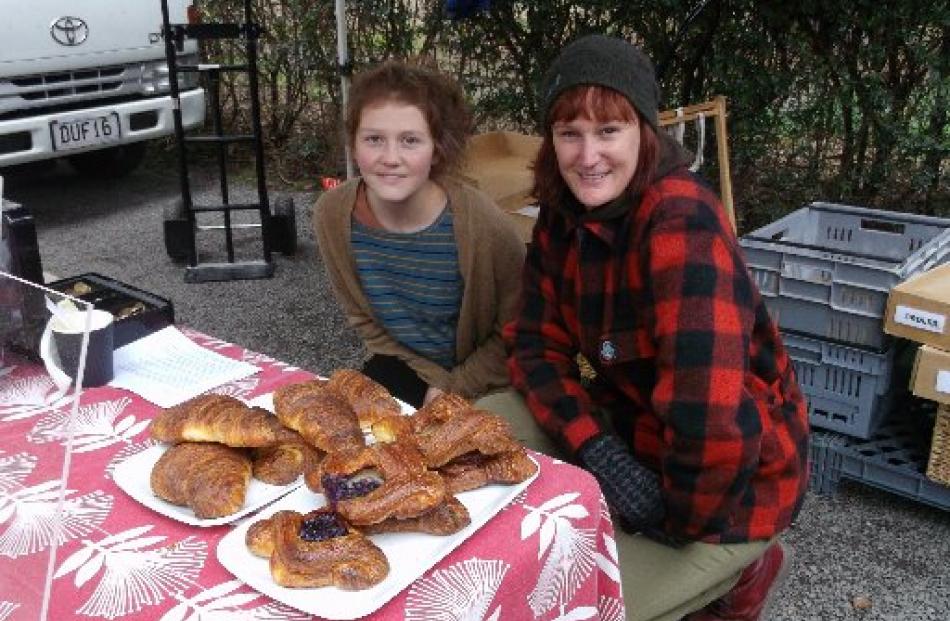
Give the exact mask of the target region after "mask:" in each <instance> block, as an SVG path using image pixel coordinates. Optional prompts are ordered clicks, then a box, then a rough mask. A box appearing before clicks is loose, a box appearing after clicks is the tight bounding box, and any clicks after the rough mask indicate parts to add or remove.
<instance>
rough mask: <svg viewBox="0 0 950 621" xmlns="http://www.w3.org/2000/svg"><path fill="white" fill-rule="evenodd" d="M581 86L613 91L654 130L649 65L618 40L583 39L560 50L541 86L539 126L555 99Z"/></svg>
mask: <svg viewBox="0 0 950 621" xmlns="http://www.w3.org/2000/svg"><path fill="white" fill-rule="evenodd" d="M582 84H591V85H597V86H606V87H608V88H612V89H614V90H615V91H617V92H619V93H620V94H622V95H623V96H624V97H626V98H627V99H628V100H629V101H630V103H631V104H633V107H634V108H636V110H637V112H639V113H640V115H641V116H642V117H643V118H644V120H646V122H647V123H649V124H650V125H652V126H653V129H654V130H655V129H657V108H658V106H659V99H660V89H659V86H657V83H656V74H655V73H654V71H653V63H652V62H650V59H649V58H647V56H646V54H644V53H643V52H641V51H640V50H639V49H638V48H636V47H634V46H632V45H630V44H629V43H627V42H626V41H623V40H621V39H616V38H613V37H605V36H603V35H587V36H585V37H581V38H580V39H577V40H576V41H574V42H572V43H571V44H570V45H568V46H567V47H565V48H564V49H563V50H561V53H560V54H559V55H558V57H557V58H556V59H555V60H554V62H553V63H552V64H551V67H550V68H549V69H548V71H547V73H546V74H545V75H544V82H543V83H542V86H541V112H542V114H543V116H542V118H541V122H542V124H545V125H546V124H547V120H548V114H549V113H550V111H551V106H552V105H553V104H554V102H555V101H556V100H557V98H558V96H559V95H560V94H561V93H563V92H564V91H566V90H567V89H569V88H571V87H574V86H580V85H582Z"/></svg>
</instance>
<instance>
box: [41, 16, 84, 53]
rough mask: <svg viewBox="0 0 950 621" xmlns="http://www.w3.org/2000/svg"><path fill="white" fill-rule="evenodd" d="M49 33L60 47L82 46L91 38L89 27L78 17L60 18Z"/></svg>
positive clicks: (50, 28)
mask: <svg viewBox="0 0 950 621" xmlns="http://www.w3.org/2000/svg"><path fill="white" fill-rule="evenodd" d="M49 33H50V35H51V36H52V37H53V41H56V42H57V43H59V44H60V45H68V46H70V47H72V46H74V45H81V44H82V43H83V42H85V40H86V39H87V38H88V37H89V26H88V25H87V24H86V22H85V21H83V20H82V19H80V18H78V17H68V16H67V17H60V18H59V19H57V20H56V21H55V22H53V25H52V26H50V27H49Z"/></svg>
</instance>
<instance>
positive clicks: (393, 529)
mask: <svg viewBox="0 0 950 621" xmlns="http://www.w3.org/2000/svg"><path fill="white" fill-rule="evenodd" d="M471 522H472V518H471V516H470V515H469V513H468V509H466V508H465V505H463V504H462V503H461V502H460V501H459V499H458V498H456V497H455V496H451V495H449V496H446V498H445V502H443V503H441V504H439V505H437V506H436V507H435V508H433V509H430V510H428V511H426V512H425V513H423V514H421V515H417V516H416V517H412V518H405V519H398V518H389V519H387V520H383V521H382V522H379V523H377V524H369V525H367V526H361V527H360V530H361V531H363V533H364V534H367V535H379V534H382V533H426V534H428V535H452V534H455V533H457V532H459V531H460V530H462V529H463V528H465V527H466V526H468V525H469V524H471Z"/></svg>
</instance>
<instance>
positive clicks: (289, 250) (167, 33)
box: [161, 0, 297, 283]
mask: <svg viewBox="0 0 950 621" xmlns="http://www.w3.org/2000/svg"><path fill="white" fill-rule="evenodd" d="M161 4H162V36H163V37H164V40H165V57H166V60H167V62H168V80H169V88H170V91H171V97H172V99H173V100H174V102H175V105H174V109H173V117H174V121H175V142H176V147H177V149H176V150H177V154H178V173H179V178H180V180H181V200H180V201H179V202H176V204H174V205H172V206H171V207H170V208H169V209H167V210H166V212H165V214H164V238H165V250H166V252H167V253H168V256H169V257H170V258H171V259H173V260H176V261H182V260H185V259H187V261H188V266H187V267H186V268H185V282H188V283H196V282H207V281H221V280H244V279H255V278H270V277H271V276H273V274H274V262H273V261H272V259H271V252H272V251H277V252H280V253H281V254H283V255H286V256H291V255H293V254H294V252H296V249H297V225H296V216H295V213H294V204H293V199H291V198H290V197H287V196H281V197H279V198H277V199H276V200H275V201H274V204H273V209H271V208H270V207H271V206H270V204H269V202H268V197H267V184H266V174H265V169H264V143H263V140H262V137H261V133H262V132H261V109H260V98H259V86H258V79H257V56H258V44H257V42H258V39H259V38H260V37H261V35H262V34H263V29H262V28H261V26H260V25H259V24H257V23H255V22H254V20H253V15H252V12H251V0H244V16H243V22H242V23H215V24H205V23H200V22H198V20H197V19H189V20H188V21H189V23H184V24H172V23H170V22H169V10H168V0H161ZM193 10H195V7H193V6H192V7H189V11H193ZM191 17H192V16H191V15H189V18H191ZM186 38H190V39H195V40H199V41H200V40H207V39H242V40H243V42H244V55H245V62H244V63H243V64H229V65H222V64H197V65H186V64H180V63H179V61H178V57H177V53H178V52H179V51H181V50H182V49H183V45H184V41H185V39H186ZM185 72H193V73H197V74H198V75H199V77H203V78H205V80H204V85H205V87H206V91H207V92H208V93H209V97H210V102H209V103H210V106H209V107H210V109H211V113H212V119H213V133H212V134H210V135H209V134H205V135H198V136H186V135H185V131H184V128H183V126H182V121H181V105H180V102H181V100H180V97H179V87H178V74H179V73H185ZM223 72H233V73H238V72H244V73H246V74H247V85H248V90H249V91H250V92H249V96H248V99H249V100H250V104H251V133H250V134H231V135H229V134H225V133H224V130H223V127H222V121H221V116H222V115H221V98H220V90H221V74H222V73H223ZM234 143H245V144H246V143H250V144H252V145H253V150H254V160H255V162H254V163H255V167H254V170H255V174H256V177H257V202H255V203H232V202H230V200H229V195H228V176H227V156H228V153H227V147H228V145H230V144H234ZM197 144H210V145H214V146H215V147H216V150H217V163H218V176H219V180H220V193H221V203H220V204H214V205H195V204H194V202H193V201H192V195H191V185H190V182H189V174H188V148H187V147H188V146H189V145H197ZM237 211H244V212H253V211H257V212H258V214H259V218H260V220H259V223H254V222H252V223H235V222H232V212H237ZM199 213H220V214H221V216H222V224H218V225H204V224H202V225H199V224H198V221H197V215H198V214H199ZM246 228H258V229H260V231H261V246H262V251H263V256H262V258H261V259H260V260H237V259H235V252H234V230H236V229H246ZM204 230H220V231H223V232H224V239H225V249H226V252H227V261H226V262H204V263H201V262H199V253H198V250H197V244H196V233H197V232H198V231H204Z"/></svg>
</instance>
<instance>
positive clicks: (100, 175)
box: [68, 142, 145, 179]
mask: <svg viewBox="0 0 950 621" xmlns="http://www.w3.org/2000/svg"><path fill="white" fill-rule="evenodd" d="M68 159H69V163H70V165H72V167H73V168H74V169H75V170H76V172H78V173H79V174H80V175H83V176H84V177H90V178H92V179H118V178H119V177H124V176H126V175H128V174H129V173H130V172H132V171H133V170H135V169H136V168H138V166H139V164H141V163H142V160H143V159H145V143H144V142H132V143H130V144H123V145H119V146H116V147H108V148H106V149H99V150H98V151H89V152H88V153H77V154H76V155H70V156H69V158H68Z"/></svg>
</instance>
